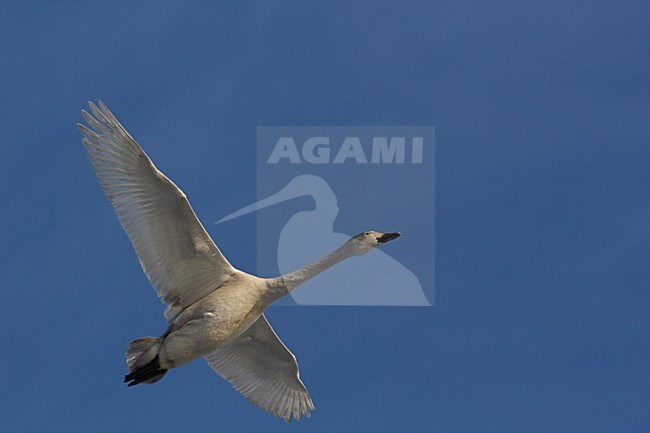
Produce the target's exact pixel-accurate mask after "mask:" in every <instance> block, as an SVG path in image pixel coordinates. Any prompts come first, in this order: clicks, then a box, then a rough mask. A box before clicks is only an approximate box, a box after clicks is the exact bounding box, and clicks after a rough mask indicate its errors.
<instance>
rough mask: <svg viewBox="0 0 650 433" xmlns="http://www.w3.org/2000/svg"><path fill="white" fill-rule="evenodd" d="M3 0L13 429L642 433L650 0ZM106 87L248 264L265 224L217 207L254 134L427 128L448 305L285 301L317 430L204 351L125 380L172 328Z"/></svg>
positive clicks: (6, 305) (646, 357) (245, 181)
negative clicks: (108, 126)
mask: <svg viewBox="0 0 650 433" xmlns="http://www.w3.org/2000/svg"><path fill="white" fill-rule="evenodd" d="M0 8H1V9H2V13H0V54H2V56H1V58H2V62H1V65H0V80H1V82H2V86H0V95H1V97H0V161H1V162H2V170H0V203H2V205H1V208H0V210H1V212H0V222H1V230H0V245H1V246H2V247H1V248H0V289H1V294H2V301H1V302H0V317H1V320H2V327H3V332H2V344H1V347H2V349H1V350H2V356H1V359H2V364H1V365H2V369H1V371H0V407H1V408H2V409H1V413H2V421H0V431H11V432H38V431H68V432H77V431H78V432H82V431H83V432H86V431H94V432H115V431H157V432H178V431H223V432H226V431H227V432H256V431H259V432H262V431H264V432H289V431H305V432H351V431H354V432H359V431H361V432H398V431H400V432H406V431H408V432H500V433H504V432H647V431H650V411H648V407H650V392H649V390H650V346H649V345H648V341H649V338H650V314H649V311H650V291H649V290H648V289H649V287H648V281H650V270H649V268H648V252H649V251H648V240H649V236H648V232H649V230H650V224H649V221H650V203H649V200H648V196H649V195H648V187H649V182H648V171H649V170H648V169H649V167H650V164H649V153H648V143H649V139H650V122H649V118H648V115H649V113H650V111H649V108H648V107H649V101H650V91H649V89H650V75H649V74H648V70H650V48H649V47H650V45H648V41H649V40H650V28H649V27H648V25H647V24H648V16H650V15H649V13H650V6H649V4H648V3H647V2H568V3H567V2H542V3H531V2H508V3H500V2H479V3H458V4H457V3H451V2H450V3H435V4H433V3H425V2H392V3H385V2H354V3H347V2H308V3H301V2H282V3H279V2H278V3H276V2H243V3H242V4H239V3H236V2H151V1H146V2H138V1H136V2H98V1H94V2H71V1H70V2H63V1H59V2H43V1H39V2H27V1H25V2H18V1H13V2H9V1H7V2H2V4H1V5H0ZM97 98H102V99H103V100H105V101H106V102H107V103H109V105H110V107H111V108H112V109H113V111H115V112H116V113H117V115H118V116H119V117H120V119H122V120H123V122H124V123H125V124H126V126H127V127H128V128H129V130H130V131H131V132H132V133H133V134H134V135H135V136H136V137H137V139H138V140H139V141H140V142H141V143H142V144H143V145H144V146H145V147H146V149H147V151H148V152H149V153H150V154H151V156H152V157H153V158H154V160H155V162H156V163H157V165H158V166H159V167H161V168H162V169H163V170H164V171H165V172H166V173H167V174H168V175H169V176H170V177H171V178H172V179H174V181H176V182H177V183H178V184H179V185H180V186H181V187H182V188H183V189H184V190H185V192H186V193H187V194H188V196H189V197H190V200H191V203H192V204H193V206H194V208H195V210H196V211H197V213H198V214H199V216H200V217H201V218H202V219H203V220H204V222H206V225H207V226H208V228H209V230H210V231H211V232H212V233H213V234H214V235H215V237H218V239H219V245H220V247H221V248H222V250H223V251H224V252H225V253H226V254H227V255H228V257H229V258H231V259H232V261H233V262H234V263H235V264H236V265H238V266H239V267H241V268H243V269H253V268H254V265H255V245H256V243H255V233H254V226H253V229H251V230H241V231H237V232H234V231H223V232H221V231H219V232H218V233H216V231H218V226H216V227H215V226H213V225H211V224H208V223H210V222H212V221H215V220H217V219H219V218H220V217H222V216H224V215H225V214H227V213H228V212H231V211H233V210H236V209H239V208H240V207H242V206H244V205H247V204H249V203H251V202H253V201H254V200H255V198H256V191H255V182H254V180H251V179H254V178H255V158H256V148H255V140H256V127H257V126H258V125H287V124H290V125H364V124H370V125H435V127H436V147H437V154H436V210H437V213H436V259H435V269H436V305H435V306H434V307H430V308H330V307H293V308H286V307H280V308H274V309H272V311H270V312H269V318H270V320H271V321H272V323H273V325H274V327H275V329H276V330H277V332H278V333H279V334H280V335H281V336H282V338H283V340H284V341H285V343H286V344H287V345H288V346H289V347H290V348H291V349H292V350H293V352H294V353H295V354H296V355H297V356H298V359H299V361H300V366H301V371H302V377H303V379H304V381H305V383H306V385H307V386H308V388H309V390H310V392H311V393H312V395H313V398H314V402H315V404H316V407H317V409H316V411H315V412H314V414H313V416H312V418H311V419H308V420H305V421H302V422H300V423H292V424H291V425H286V424H285V423H284V422H283V421H281V420H278V419H275V418H273V417H272V416H270V415H268V414H266V413H264V412H262V411H260V410H259V409H257V408H255V407H253V406H251V405H250V404H249V403H247V402H246V401H245V400H244V399H243V398H242V397H241V396H240V395H238V393H236V392H235V391H233V390H232V389H231V388H230V385H229V384H227V383H226V382H225V381H223V380H221V379H220V378H219V377H218V376H216V375H215V374H213V373H212V372H211V371H210V370H209V369H208V367H207V366H206V365H205V363H203V362H202V361H198V362H195V363H192V364H190V365H188V366H185V367H183V368H182V369H179V370H177V371H173V372H172V373H173V374H169V375H168V376H167V377H165V379H164V380H163V381H161V382H160V383H158V384H156V385H155V386H150V387H144V386H142V387H137V388H135V389H133V388H130V389H127V388H126V387H125V386H124V384H123V383H122V382H121V379H122V376H123V374H124V372H125V365H124V359H123V352H124V348H125V346H126V344H127V343H128V342H129V341H130V340H131V339H133V338H135V337H140V336H143V335H157V334H159V333H160V332H161V331H162V330H163V329H164V326H165V325H164V321H163V318H162V316H161V311H162V305H161V304H160V303H159V302H158V301H157V299H156V297H155V295H154V291H153V290H152V289H151V288H150V287H149V285H148V282H147V281H146V278H145V277H144V275H143V274H142V272H141V270H140V267H139V264H138V262H137V260H136V258H135V254H134V253H133V251H132V249H131V246H130V244H129V241H128V239H127V237H126V235H124V233H123V232H122V229H121V227H120V226H119V224H118V222H117V218H116V217H115V215H114V213H113V212H112V209H111V207H110V205H109V204H108V202H107V201H106V200H105V199H104V198H103V195H102V193H101V191H100V189H99V186H98V183H97V181H96V180H95V178H94V175H93V173H92V171H91V169H90V165H89V163H88V161H87V158H86V155H85V152H84V150H83V148H82V146H81V143H80V137H79V133H78V131H77V130H76V128H75V126H74V125H75V123H76V122H77V121H79V120H80V115H79V110H80V109H81V108H82V107H84V106H85V104H86V101H88V100H91V99H92V100H95V99H97ZM232 177H239V178H241V179H242V181H241V182H235V181H232V180H231V179H232ZM226 186H227V188H225V187H226ZM387 205H388V204H387ZM430 217H431V215H422V218H430ZM251 221H253V220H252V219H251ZM359 224H360V225H361V226H363V221H360V222H359ZM364 228H365V227H360V229H361V230H363V229H364ZM345 231H347V232H350V231H352V229H350V230H345ZM396 242H397V241H396ZM395 248H401V247H399V246H398V244H397V243H396V244H395ZM400 251H402V254H406V255H405V256H402V258H403V259H404V260H405V261H406V262H408V261H409V260H410V259H409V257H408V250H405V249H403V248H402V249H401V250H400ZM411 260H414V261H415V260H418V261H421V260H422V257H412V258H411ZM431 266H433V259H432V260H431Z"/></svg>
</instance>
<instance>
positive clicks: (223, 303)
mask: <svg viewBox="0 0 650 433" xmlns="http://www.w3.org/2000/svg"><path fill="white" fill-rule="evenodd" d="M99 106H100V108H98V107H96V106H95V105H94V104H92V103H91V104H90V108H91V111H92V113H93V115H94V117H93V116H91V115H90V114H88V113H87V112H85V111H84V112H83V115H84V118H85V119H86V122H87V123H88V126H90V128H88V127H86V126H84V125H79V129H80V130H81V132H82V133H83V135H84V139H83V143H84V146H85V147H86V149H87V150H88V156H89V158H90V160H91V162H92V164H93V168H94V170H95V172H96V174H97V178H98V179H99V181H100V184H101V185H102V188H103V189H104V192H105V193H106V196H107V197H108V199H109V200H110V201H111V203H112V204H113V206H114V207H115V210H116V212H117V215H118V218H119V220H120V222H121V223H122V226H123V227H124V229H125V230H126V232H127V234H128V235H129V238H130V239H131V242H132V244H133V246H134V248H135V250H136V253H137V255H138V258H139V260H140V264H141V265H142V268H143V270H144V272H145V273H146V275H147V277H148V278H149V280H150V281H151V283H152V285H153V286H154V288H155V289H156V292H157V293H158V295H159V296H160V297H161V298H162V300H163V301H164V302H165V303H167V309H166V310H165V318H166V319H167V321H168V323H169V326H168V328H167V330H166V331H165V333H164V334H163V335H162V336H161V337H160V338H156V337H144V338H139V339H136V340H134V341H132V342H131V343H130V344H129V346H128V348H127V353H126V356H127V365H128V367H129V371H130V373H129V375H127V376H126V379H125V381H127V382H130V383H129V386H131V385H136V384H139V383H154V382H157V381H158V380H160V379H161V378H162V377H163V376H164V375H165V374H166V373H167V371H168V370H170V369H173V368H176V367H179V366H181V365H183V364H186V363H188V362H190V361H192V360H194V359H196V358H199V357H201V356H203V357H205V359H206V360H207V362H208V363H209V364H210V366H211V367H212V368H213V369H214V370H215V371H216V372H217V373H219V374H220V375H221V376H223V377H224V378H225V379H226V380H228V381H230V382H231V383H232V384H233V386H234V387H235V388H236V389H237V390H239V391H240V392H241V393H242V394H243V395H244V396H245V397H246V398H247V399H248V400H249V401H251V402H252V403H254V404H256V405H257V406H259V407H260V408H262V409H264V410H266V411H268V412H271V413H273V414H275V415H276V416H279V417H282V418H284V419H285V420H287V421H289V420H291V418H292V417H293V418H296V419H300V417H301V416H302V415H307V416H309V412H310V410H312V409H314V406H313V404H312V401H311V398H310V396H309V393H308V392H307V390H306V389H305V386H304V385H303V383H302V382H301V381H300V378H299V374H298V365H297V363H296V359H295V357H294V356H293V354H292V353H291V352H290V351H289V350H288V349H287V348H286V347H285V346H284V344H282V342H281V341H280V339H279V338H278V337H277V335H276V334H275V332H274V331H273V329H272V328H271V326H270V325H269V323H268V321H267V320H266V318H265V317H264V315H263V312H264V310H266V308H267V307H268V306H269V305H270V304H271V303H272V302H273V301H275V300H277V299H279V298H280V297H282V296H284V295H286V294H288V293H289V292H290V291H291V290H294V289H295V288H296V287H298V286H300V285H301V284H302V283H304V282H305V281H307V280H308V279H310V278H312V277H314V276H315V275H317V274H319V273H321V272H323V271H324V270H326V269H328V268H330V267H331V266H333V265H335V264H336V263H338V262H340V261H342V260H344V259H346V258H349V257H352V256H355V255H362V254H364V253H366V252H367V251H369V250H371V249H372V248H374V247H376V246H378V245H379V244H381V243H384V242H387V241H389V240H391V239H394V238H396V237H398V236H399V234H398V233H388V234H383V233H378V232H373V231H368V232H365V233H361V234H359V235H357V236H355V237H353V238H351V239H350V240H349V241H348V242H346V243H345V244H344V245H343V246H342V247H340V248H338V249H337V250H336V251H334V252H333V253H332V254H330V255H328V256H326V257H324V258H322V259H320V260H317V261H315V262H313V263H311V264H309V265H307V266H305V267H304V268H302V269H299V270H297V271H294V272H291V273H289V274H286V275H283V276H280V277H277V278H269V279H264V278H258V277H256V276H254V275H250V274H247V273H245V272H242V271H239V270H237V269H235V268H234V267H233V266H232V265H231V264H230V263H229V262H228V261H227V260H226V258H225V257H224V256H223V255H222V254H221V252H220V251H219V249H218V248H217V246H216V245H215V244H214V242H213V241H212V239H211V238H210V236H209V235H208V234H207V232H206V231H205V229H204V228H203V226H202V225H201V223H200V222H199V220H198V219H197V218H196V215H195V214H194V211H193V210H192V208H191V206H190V204H189V202H188V201H187V198H186V197H185V194H183V192H182V191H181V190H180V189H179V188H178V187H176V185H174V183H173V182H172V181H171V180H169V179H168V178H167V177H166V176H165V175H164V174H163V173H161V172H160V171H158V169H156V167H155V166H154V165H153V163H152V162H151V160H150V159H149V158H148V157H147V155H146V154H145V153H144V151H143V150H142V148H141V147H140V146H139V145H138V144H137V143H136V142H135V140H133V138H131V136H130V135H129V134H128V133H127V132H126V130H125V129H124V128H123V127H122V125H120V123H119V122H118V121H117V119H116V118H115V117H114V116H113V114H112V113H111V112H110V111H109V110H108V108H107V107H106V106H105V105H104V104H102V102H101V101H100V102H99Z"/></svg>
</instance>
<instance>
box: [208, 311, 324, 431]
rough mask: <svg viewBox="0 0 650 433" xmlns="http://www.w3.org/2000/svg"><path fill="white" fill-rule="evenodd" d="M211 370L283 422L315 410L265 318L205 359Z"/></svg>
mask: <svg viewBox="0 0 650 433" xmlns="http://www.w3.org/2000/svg"><path fill="white" fill-rule="evenodd" d="M205 359H206V361H208V364H210V367H212V369H213V370H214V371H216V372H217V373H219V374H220V375H221V377H223V378H224V379H226V380H227V381H229V382H230V383H231V384H232V385H233V386H234V387H235V388H236V389H237V391H239V392H241V393H242V394H243V395H244V397H246V398H247V399H248V401H250V402H251V403H253V404H255V405H257V406H259V407H260V408H262V409H264V410H265V411H267V412H270V413H272V414H274V415H275V416H278V417H280V418H283V419H284V420H285V421H287V422H288V421H291V417H293V418H295V419H300V417H301V416H302V415H306V416H310V413H309V411H310V410H313V409H314V404H313V403H312V401H311V397H310V396H309V393H308V392H307V390H306V389H305V385H303V383H302V381H301V380H300V374H299V373H298V364H297V363H296V357H295V356H293V353H291V352H290V351H289V349H287V348H286V346H285V345H284V344H282V341H280V339H279V338H278V336H277V335H276V334H275V332H273V329H272V328H271V325H269V322H268V321H267V320H266V318H265V317H264V315H262V316H260V318H259V319H257V321H256V322H255V323H253V324H252V325H251V327H250V328H248V329H247V330H246V331H245V332H244V333H243V334H242V335H240V336H239V338H238V339H237V340H235V341H234V342H233V343H230V344H228V345H226V346H222V347H220V348H219V349H217V350H215V351H214V352H212V353H210V354H208V355H206V356H205Z"/></svg>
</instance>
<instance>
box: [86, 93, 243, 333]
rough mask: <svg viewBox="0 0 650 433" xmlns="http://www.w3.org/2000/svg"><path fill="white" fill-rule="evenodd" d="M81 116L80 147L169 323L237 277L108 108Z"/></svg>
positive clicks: (184, 203)
mask: <svg viewBox="0 0 650 433" xmlns="http://www.w3.org/2000/svg"><path fill="white" fill-rule="evenodd" d="M99 107H100V108H97V106H95V104H93V103H92V102H91V103H90V109H91V111H92V113H93V115H94V117H93V116H92V115H90V114H88V113H87V112H86V111H82V113H83V116H84V118H85V119H86V122H87V123H88V126H89V127H87V126H85V125H78V126H79V129H80V130H81V132H82V134H83V136H84V138H83V144H84V146H85V147H86V149H87V150H88V157H89V158H90V161H91V162H92V165H93V169H94V170H95V173H96V174H97V178H98V179H99V183H100V184H101V185H102V188H103V189H104V192H105V193H106V196H107V197H108V199H109V200H110V201H111V203H112V204H113V206H114V207H115V211H116V212H117V216H118V218H119V220H120V222H121V223H122V226H123V227H124V229H125V230H126V233H127V234H128V235H129V238H130V239H131V243H132V244H133V247H134V248H135V251H136V253H137V254H138V258H139V259H140V264H141V265H142V269H143V270H144V272H145V274H147V277H148V278H149V281H151V284H153V286H154V288H155V289H156V292H158V295H159V296H160V297H161V298H162V299H163V301H164V302H166V303H167V304H169V307H168V308H167V310H166V311H165V316H166V317H167V319H168V320H169V321H171V320H173V318H174V317H175V316H176V315H177V314H178V313H180V311H182V310H183V309H184V308H185V307H187V306H188V305H191V304H192V303H194V302H195V301H197V300H199V299H201V298H202V297H203V296H205V295H207V294H208V293H210V292H211V291H213V290H214V289H215V288H217V287H218V286H220V285H221V283H223V282H224V281H225V280H227V279H228V278H229V276H230V275H232V273H233V272H235V269H234V268H233V267H232V266H231V265H230V263H228V261H227V260H226V259H225V258H224V256H223V255H222V254H221V252H220V251H219V249H218V248H217V246H216V245H215V244H214V242H212V239H210V236H209V235H208V234H207V233H206V231H205V229H204V228H203V226H202V225H201V223H200V222H199V220H198V219H197V218H196V215H195V214H194V211H193V210H192V207H191V206H190V204H189V202H188V201H187V198H186V197H185V194H183V191H181V190H180V189H179V188H178V187H177V186H176V185H174V183H173V182H172V181H171V180H169V179H168V178H167V177H166V176H165V175H164V174H163V173H161V172H160V171H158V169H156V167H155V166H154V165H153V163H152V162H151V160H150V159H149V158H148V157H147V155H146V154H145V153H144V152H143V150H142V148H141V147H140V146H139V145H138V143H136V142H135V140H134V139H133V138H131V136H130V135H129V133H128V132H126V130H125V129H124V128H123V127H122V125H120V123H119V122H118V121H117V119H116V118H115V116H113V114H112V113H111V112H110V111H109V110H108V108H107V107H106V105H104V104H103V103H102V102H101V101H99Z"/></svg>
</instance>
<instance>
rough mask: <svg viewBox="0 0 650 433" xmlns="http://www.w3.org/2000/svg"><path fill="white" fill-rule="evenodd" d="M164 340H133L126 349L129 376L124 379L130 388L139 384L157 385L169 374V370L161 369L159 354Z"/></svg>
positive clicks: (151, 338) (146, 338) (154, 338)
mask: <svg viewBox="0 0 650 433" xmlns="http://www.w3.org/2000/svg"><path fill="white" fill-rule="evenodd" d="M161 345H162V339H161V338H156V337H143V338H138V339H136V340H133V341H132V342H131V343H129V346H128V347H127V348H126V364H127V365H128V366H129V374H127V375H126V376H125V377H124V382H130V383H129V386H133V385H137V384H139V383H156V382H158V381H159V380H160V379H162V377H163V376H164V375H165V373H167V369H165V368H160V358H159V357H158V352H160V347H161Z"/></svg>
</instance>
